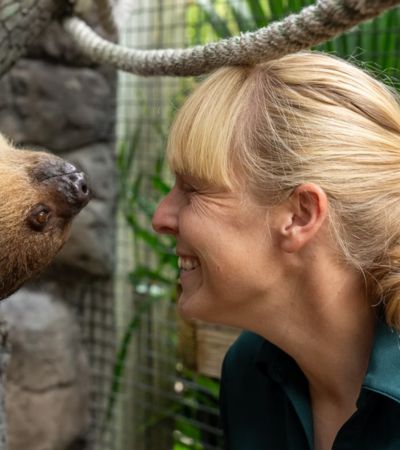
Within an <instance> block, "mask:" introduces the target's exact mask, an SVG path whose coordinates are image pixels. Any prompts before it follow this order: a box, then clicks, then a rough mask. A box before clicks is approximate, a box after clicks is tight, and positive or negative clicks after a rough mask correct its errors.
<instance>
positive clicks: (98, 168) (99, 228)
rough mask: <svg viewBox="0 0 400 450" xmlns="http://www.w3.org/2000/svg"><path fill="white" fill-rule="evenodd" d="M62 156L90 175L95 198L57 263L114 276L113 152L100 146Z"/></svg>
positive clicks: (77, 224)
mask: <svg viewBox="0 0 400 450" xmlns="http://www.w3.org/2000/svg"><path fill="white" fill-rule="evenodd" d="M62 156H63V158H65V159H66V160H68V161H70V162H72V163H73V164H75V165H76V166H77V167H80V168H81V169H82V170H84V171H85V172H86V173H87V174H88V176H89V182H90V187H91V190H92V194H93V199H92V200H91V202H90V203H89V205H88V206H87V207H86V208H85V209H84V210H83V211H82V212H81V213H80V214H79V216H78V217H77V218H76V219H75V221H74V224H73V226H72V232H71V237H70V239H69V241H68V242H67V244H66V245H65V247H64V248H63V249H62V251H61V252H60V254H59V255H58V256H57V258H56V261H57V262H59V263H63V264H66V265H68V266H72V267H75V268H79V269H83V270H85V271H86V272H87V273H89V274H92V275H101V276H104V275H110V274H111V273H112V270H113V263H114V232H113V230H114V219H113V218H114V204H115V202H114V200H115V168H114V158H113V149H112V148H110V146H107V145H105V144H97V145H92V146H89V147H86V148H82V149H80V150H77V151H75V152H70V153H64V154H63V155H62Z"/></svg>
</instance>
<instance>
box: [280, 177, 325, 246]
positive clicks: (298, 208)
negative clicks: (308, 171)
mask: <svg viewBox="0 0 400 450" xmlns="http://www.w3.org/2000/svg"><path fill="white" fill-rule="evenodd" d="M327 213H328V199H327V196H326V194H325V192H324V191H323V190H322V189H321V188H320V187H319V186H317V185H316V184H314V183H305V184H301V185H299V186H297V187H296V189H295V190H294V191H293V192H292V194H291V196H290V197H289V199H288V200H287V208H285V214H284V218H283V220H282V223H281V225H280V230H279V231H280V235H281V247H282V249H283V250H284V251H286V252H287V253H294V252H297V251H298V250H300V249H301V248H303V247H304V246H305V245H306V244H307V243H308V242H310V241H311V239H312V238H313V237H314V236H315V235H316V234H317V233H318V231H319V230H320V228H321V225H322V224H323V223H324V221H325V218H326V216H327Z"/></svg>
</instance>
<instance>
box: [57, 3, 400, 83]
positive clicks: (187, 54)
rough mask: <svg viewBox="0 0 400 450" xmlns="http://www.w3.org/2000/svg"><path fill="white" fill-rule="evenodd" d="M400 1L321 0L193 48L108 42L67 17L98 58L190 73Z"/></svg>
mask: <svg viewBox="0 0 400 450" xmlns="http://www.w3.org/2000/svg"><path fill="white" fill-rule="evenodd" d="M398 3H400V0H317V2H316V4H315V5H311V6H308V7H306V8H304V9H303V10H302V11H301V12H300V13H298V14H291V15H289V16H287V17H286V18H285V19H283V20H282V21H280V22H273V23H271V24H270V25H268V26H267V27H264V28H260V29H259V30H257V31H255V32H247V33H242V34H241V35H240V36H235V37H232V38H229V39H223V40H220V41H218V42H214V43H210V44H207V45H203V46H195V47H192V48H187V49H165V50H136V49H131V48H127V47H122V46H119V45H117V44H113V43H111V42H108V41H106V40H104V39H102V38H101V37H99V36H98V35H97V34H96V33H94V32H93V31H92V30H91V29H90V28H89V27H88V26H87V25H86V24H85V23H84V22H82V21H81V20H80V19H78V18H76V17H72V18H68V19H66V20H65V21H64V28H65V29H66V30H67V32H68V33H69V34H70V35H71V37H72V38H73V40H74V41H75V44H76V45H77V46H78V47H79V49H80V50H81V51H82V52H83V53H84V54H85V55H87V56H89V57H90V58H91V59H92V60H93V61H94V62H97V63H101V64H111V65H112V66H114V67H116V68H118V69H120V70H124V71H127V72H131V73H135V74H137V75H170V76H190V75H200V74H203V73H207V72H210V71H211V70H214V69H216V68H218V67H222V66H232V65H246V64H254V63H257V62H261V61H267V60H271V59H274V58H277V57H280V56H283V55H285V54H289V53H293V52H296V51H299V50H303V49H306V48H310V47H312V46H314V45H317V44H320V43H322V42H325V41H326V40H328V39H331V38H333V37H335V36H337V35H338V34H340V33H342V32H344V31H346V30H349V29H350V28H352V27H353V26H355V25H357V24H359V23H361V22H364V21H366V20H368V19H371V18H373V17H375V16H377V15H379V14H380V13H381V12H383V11H385V10H387V9H389V8H392V7H394V6H395V5H397V4H398Z"/></svg>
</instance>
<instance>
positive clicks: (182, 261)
mask: <svg viewBox="0 0 400 450" xmlns="http://www.w3.org/2000/svg"><path fill="white" fill-rule="evenodd" d="M198 266H199V261H198V259H197V258H191V257H188V256H179V258H178V267H179V269H180V270H194V269H195V268H196V267H198Z"/></svg>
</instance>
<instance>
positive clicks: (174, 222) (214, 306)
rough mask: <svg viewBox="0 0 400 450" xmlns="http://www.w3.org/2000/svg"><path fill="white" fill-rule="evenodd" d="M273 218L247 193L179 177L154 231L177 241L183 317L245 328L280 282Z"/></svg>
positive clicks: (157, 215) (156, 217)
mask: <svg viewBox="0 0 400 450" xmlns="http://www.w3.org/2000/svg"><path fill="white" fill-rule="evenodd" d="M272 215H273V212H272V210H270V212H269V213H268V209H267V208H266V207H265V206H261V205H260V204H257V203H256V202H255V200H253V199H252V197H251V195H250V194H249V193H248V192H247V191H246V189H245V188H244V187H242V188H238V189H236V190H235V191H224V190H221V189H216V188H213V187H212V186H209V185H205V184H203V183H201V182H199V181H198V180H196V179H194V178H192V177H187V176H177V177H176V183H175V185H174V187H173V189H172V190H171V192H170V193H169V194H168V195H167V196H166V197H165V198H164V199H163V200H162V201H161V203H160V204H159V206H158V208H157V210H156V212H155V214H154V217H153V228H154V230H155V231H156V232H158V233H161V234H171V235H174V236H175V237H176V253H177V255H178V256H179V267H180V280H181V285H182V294H181V296H180V299H179V309H180V312H181V314H182V315H183V316H184V317H186V318H188V319H191V318H196V319H201V320H206V321H210V322H216V323H224V324H228V325H234V326H243V324H244V323H245V316H246V315H248V314H251V313H252V312H253V313H254V312H255V311H256V310H257V304H258V303H259V302H260V301H263V299H264V298H265V296H267V295H268V292H269V291H270V290H271V289H272V288H273V286H274V285H275V284H276V282H277V279H278V276H277V274H278V269H277V266H276V254H277V249H276V245H274V241H275V239H274V237H273V235H274V229H273V226H272V227H271V224H272V222H271V219H272Z"/></svg>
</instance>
